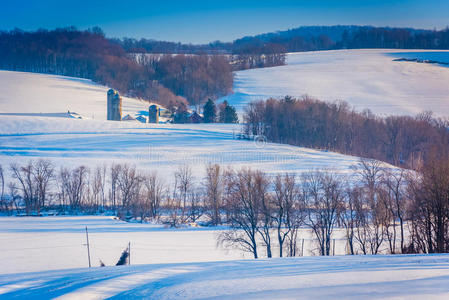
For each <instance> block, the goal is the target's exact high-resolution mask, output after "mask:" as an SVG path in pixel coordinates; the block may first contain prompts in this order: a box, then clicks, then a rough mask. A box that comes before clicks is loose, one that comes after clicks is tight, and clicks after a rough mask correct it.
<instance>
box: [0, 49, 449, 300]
mask: <svg viewBox="0 0 449 300" xmlns="http://www.w3.org/2000/svg"><path fill="white" fill-rule="evenodd" d="M404 52H405V51H403V50H402V51H400V53H397V55H399V56H398V57H403V56H401V55H404V54H403V53H404ZM408 52H409V51H407V53H408ZM395 55H396V52H395V51H390V50H388V51H387V50H351V51H326V52H310V53H297V54H290V55H289V56H288V65H287V66H283V67H276V68H268V69H257V70H247V71H241V72H237V74H236V82H235V88H234V90H235V94H234V95H232V96H229V97H228V98H229V100H230V102H231V104H234V105H237V106H238V107H239V108H240V109H241V108H242V107H243V105H244V103H246V102H248V101H250V100H254V99H262V98H266V97H269V96H274V97H278V96H283V95H286V94H289V95H293V96H301V95H303V94H309V95H311V96H314V97H317V98H320V99H323V100H328V101H333V100H335V99H341V100H345V101H347V102H349V103H350V104H351V105H354V106H355V107H356V108H357V109H358V110H362V109H365V108H369V109H371V110H372V111H373V112H375V113H381V114H392V113H400V114H416V113H419V112H421V111H423V110H433V111H435V112H436V113H437V114H438V115H449V105H448V103H449V87H448V85H447V82H448V80H449V68H444V67H441V66H437V65H430V64H418V63H414V62H393V59H394V58H396V56H395ZM404 56H405V55H404ZM420 57H421V58H422V56H420ZM106 91H107V87H104V86H100V85H97V84H94V83H93V82H91V81H89V80H83V79H77V78H67V77H63V76H53V75H42V74H30V73H21V72H7V71H0V164H1V165H3V166H5V167H6V168H7V166H8V165H9V164H10V163H12V162H17V163H25V162H27V161H28V160H36V159H39V158H44V159H49V160H50V161H52V162H53V163H54V164H55V165H56V167H60V166H72V167H75V166H79V165H81V164H83V165H87V166H90V167H93V166H101V165H104V164H106V165H110V164H112V163H113V162H114V163H130V164H133V165H136V166H137V167H138V168H140V169H142V170H143V171H146V172H153V171H157V173H158V174H159V175H160V176H162V178H163V179H164V180H165V181H167V182H168V181H170V180H172V178H173V173H174V171H175V170H176V169H177V168H178V166H180V165H185V164H188V165H190V166H191V167H192V169H193V172H194V175H195V176H196V178H197V179H200V178H201V177H202V176H203V175H204V174H203V171H204V168H205V166H206V164H208V163H219V164H221V165H223V166H232V167H234V168H240V167H251V168H254V169H261V170H264V171H266V172H267V173H268V174H269V175H276V174H279V173H283V172H294V173H301V172H304V171H308V170H314V169H328V170H334V171H337V172H339V173H341V174H343V175H348V176H349V174H351V173H353V169H352V168H353V166H354V165H356V164H357V162H358V158H357V157H353V156H347V155H341V154H338V153H332V152H327V151H320V150H312V149H307V148H302V147H294V146H288V145H279V144H271V143H264V142H261V143H255V142H253V141H245V140H238V139H236V136H237V134H238V133H239V132H240V130H241V129H240V126H239V125H224V124H209V125H206V124H184V125H182V124H178V125H174V124H159V125H154V124H141V123H138V122H110V121H105V118H106ZM147 107H148V103H145V102H143V101H140V100H138V99H131V98H126V97H124V99H123V111H124V115H126V114H131V115H133V116H136V115H140V114H144V113H145V112H146V110H147ZM68 111H70V112H75V113H77V114H78V115H80V116H82V119H72V118H69V115H68V114H67V112H68ZM85 226H87V227H88V228H89V233H90V244H91V257H92V265H93V266H98V265H99V262H100V259H101V260H102V261H103V262H104V263H105V264H106V265H108V266H111V265H113V264H115V263H116V261H117V260H118V257H119V256H120V252H121V251H122V250H123V249H124V248H125V247H126V246H127V244H128V242H131V249H132V250H131V251H132V253H131V261H132V266H125V267H106V268H98V267H95V268H91V269H87V268H85V267H86V266H87V249H86V246H85V231H84V230H85ZM220 230H221V228H190V227H187V228H181V229H167V228H164V227H163V226H161V225H155V224H137V223H125V222H121V221H118V220H115V219H113V218H111V217H105V216H95V217H86V216H69V217H67V216H66V217H62V216H61V217H41V218H32V217H20V218H19V217H16V218H13V217H1V218H0V241H1V242H2V243H1V244H0V251H1V252H2V257H1V259H0V265H1V266H2V269H1V271H0V274H2V275H0V298H12V297H19V298H30V297H31V296H33V297H35V298H36V297H37V298H53V297H58V296H63V297H65V298H68V299H70V298H76V299H78V298H86V299H91V298H106V297H114V296H116V297H117V298H142V297H143V296H146V297H149V298H152V299H176V298H187V299H192V298H198V299H200V298H202V299H204V298H215V299H217V298H220V299H223V298H224V299H226V298H228V299H235V298H247V299H263V298H266V299H271V298H274V297H275V296H276V297H277V298H279V297H280V298H298V297H301V298H314V299H315V298H336V297H338V298H354V299H360V298H392V297H396V298H413V297H416V298H424V297H426V298H441V299H445V298H448V297H449V288H448V286H447V284H446V283H447V281H448V279H449V256H447V255H431V256H420V255H417V256H402V255H397V256H352V257H349V256H335V257H327V258H323V257H301V258H294V259H272V260H263V259H262V260H257V261H254V260H243V258H249V257H248V256H245V255H243V254H242V252H241V251H239V250H235V249H231V250H225V249H222V248H220V247H217V245H216V238H215V237H216V235H217V233H219V232H220ZM300 236H301V238H302V239H305V240H306V245H305V249H304V254H305V255H313V254H316V253H317V252H316V245H314V243H313V241H312V237H311V236H310V232H309V231H307V230H305V229H304V230H301V232H300ZM334 238H335V239H336V244H337V245H336V251H335V254H339V255H342V254H345V253H346V249H345V246H346V245H345V240H344V238H343V234H342V232H339V231H337V232H336V234H335V236H334ZM237 259H242V260H237ZM24 272H35V273H24Z"/></svg>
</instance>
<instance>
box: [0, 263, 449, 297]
mask: <svg viewBox="0 0 449 300" xmlns="http://www.w3.org/2000/svg"><path fill="white" fill-rule="evenodd" d="M448 280H449V256H448V255H444V254H441V255H396V256H334V257H307V258H304V257H302V258H287V259H271V260H264V259H261V260H249V261H232V262H212V263H182V264H155V265H140V266H122V267H105V268H94V269H74V270H65V271H49V272H40V273H28V274H15V275H7V276H5V275H3V276H0V297H5V298H12V297H20V298H23V299H25V298H36V297H38V298H46V299H48V298H55V297H58V296H60V298H59V299H84V300H87V299H104V298H108V297H114V298H117V299H123V298H126V299H142V298H146V299H324V298H326V299H447V298H448V297H449V287H448V285H447V282H448Z"/></svg>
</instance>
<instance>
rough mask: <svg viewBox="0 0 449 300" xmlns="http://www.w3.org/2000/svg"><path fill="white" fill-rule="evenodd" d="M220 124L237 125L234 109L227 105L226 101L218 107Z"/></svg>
mask: <svg viewBox="0 0 449 300" xmlns="http://www.w3.org/2000/svg"><path fill="white" fill-rule="evenodd" d="M219 120H220V123H238V122H239V118H238V116H237V113H236V112H235V108H234V107H233V106H231V105H229V104H228V101H226V100H225V101H224V102H223V103H222V104H221V105H220V114H219Z"/></svg>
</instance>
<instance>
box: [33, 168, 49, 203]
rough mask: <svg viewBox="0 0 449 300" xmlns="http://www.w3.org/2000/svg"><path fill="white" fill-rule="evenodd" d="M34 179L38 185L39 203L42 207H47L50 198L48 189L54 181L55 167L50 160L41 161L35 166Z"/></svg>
mask: <svg viewBox="0 0 449 300" xmlns="http://www.w3.org/2000/svg"><path fill="white" fill-rule="evenodd" d="M33 177H34V181H35V184H36V190H37V191H36V193H37V198H38V199H37V201H38V202H39V206H40V207H45V205H46V201H47V198H48V188H49V183H50V181H51V180H53V179H54V167H53V165H52V163H51V162H50V161H48V160H43V159H40V160H38V161H37V162H36V164H35V165H34V170H33Z"/></svg>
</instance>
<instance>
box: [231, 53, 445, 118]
mask: <svg viewBox="0 0 449 300" xmlns="http://www.w3.org/2000/svg"><path fill="white" fill-rule="evenodd" d="M421 52H423V51H419V50H406V51H405V50H376V49H374V50H373V49H370V50H338V51H318V52H302V53H291V54H288V56H287V65H286V66H281V67H273V68H262V69H253V70H244V71H239V72H236V74H235V81H234V88H233V90H234V94H233V95H231V96H228V97H225V98H224V99H227V100H228V101H229V102H230V103H231V104H232V105H235V106H236V107H237V108H238V110H240V111H242V109H243V107H244V105H245V104H246V103H248V102H250V101H252V100H258V99H265V98H268V97H282V96H285V95H291V96H296V97H299V96H302V95H305V94H307V95H310V96H312V97H315V98H318V99H320V100H324V101H335V100H344V101H346V102H348V103H349V104H350V105H352V106H354V107H355V108H356V109H357V110H359V111H362V110H363V109H366V108H369V109H370V110H371V111H373V112H374V113H378V114H387V115H390V114H411V115H415V114H417V113H420V112H422V111H424V110H432V111H433V112H434V113H435V114H436V115H438V116H449V85H448V84H447V83H448V82H449V68H447V67H442V66H438V65H431V64H422V63H421V64H419V63H414V62H396V61H393V60H394V59H395V58H400V57H406V58H420V59H438V61H446V60H449V51H437V52H438V54H436V53H435V51H427V50H426V51H425V52H424V53H421Z"/></svg>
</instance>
